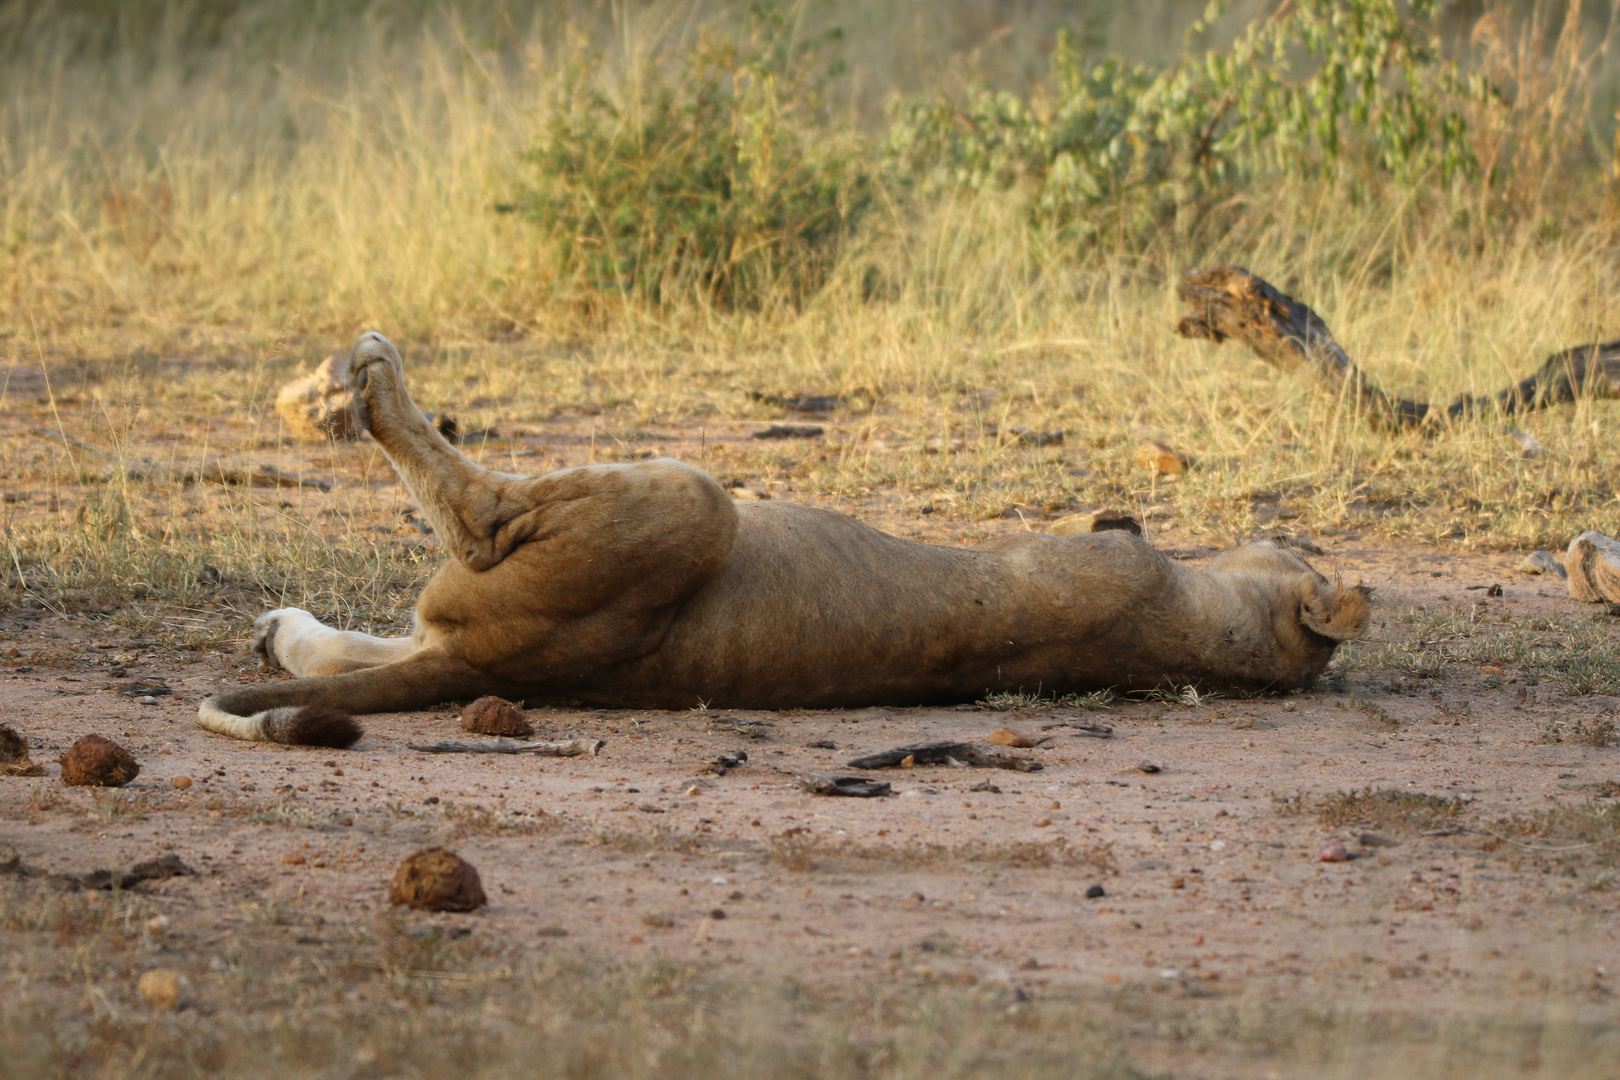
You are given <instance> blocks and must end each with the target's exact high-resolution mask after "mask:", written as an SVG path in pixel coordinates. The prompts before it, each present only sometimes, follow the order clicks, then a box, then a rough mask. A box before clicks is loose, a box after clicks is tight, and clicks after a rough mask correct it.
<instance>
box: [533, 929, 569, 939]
mask: <svg viewBox="0 0 1620 1080" xmlns="http://www.w3.org/2000/svg"><path fill="white" fill-rule="evenodd" d="M534 933H535V936H536V937H553V938H555V937H567V936H568V931H567V930H565V929H564V928H563V927H561V926H542V927H541V928H540V929H538V930H536V931H535V932H534Z"/></svg>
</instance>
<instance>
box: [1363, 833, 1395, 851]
mask: <svg viewBox="0 0 1620 1080" xmlns="http://www.w3.org/2000/svg"><path fill="white" fill-rule="evenodd" d="M1360 840H1361V846H1362V847H1394V846H1395V844H1396V841H1394V840H1392V839H1390V838H1389V837H1387V836H1383V835H1380V834H1379V833H1375V832H1364V833H1362V834H1361V838H1360Z"/></svg>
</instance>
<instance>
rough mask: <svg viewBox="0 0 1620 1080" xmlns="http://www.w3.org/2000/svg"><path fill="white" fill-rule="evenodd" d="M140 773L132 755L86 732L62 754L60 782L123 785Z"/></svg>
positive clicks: (110, 741)
mask: <svg viewBox="0 0 1620 1080" xmlns="http://www.w3.org/2000/svg"><path fill="white" fill-rule="evenodd" d="M140 772H141V767H140V765H139V764H137V763H136V761H135V756H134V755H133V754H131V753H130V752H129V751H128V750H125V749H124V748H123V747H122V746H119V745H118V744H117V743H115V742H113V741H112V740H111V739H107V738H103V737H102V736H100V735H86V736H85V737H84V738H82V739H80V740H79V741H78V742H76V743H74V744H73V745H72V746H70V747H68V752H67V753H65V754H63V755H62V782H63V783H64V784H71V785H73V786H74V787H123V786H124V785H125V784H127V783H129V782H130V781H131V780H133V779H135V778H136V777H137V776H139V775H140Z"/></svg>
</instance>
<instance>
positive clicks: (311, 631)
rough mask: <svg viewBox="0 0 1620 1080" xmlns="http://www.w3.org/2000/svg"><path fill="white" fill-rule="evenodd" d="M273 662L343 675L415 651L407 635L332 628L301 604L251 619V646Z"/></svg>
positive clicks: (300, 671) (299, 672) (302, 672)
mask: <svg viewBox="0 0 1620 1080" xmlns="http://www.w3.org/2000/svg"><path fill="white" fill-rule="evenodd" d="M250 647H251V648H252V649H253V651H254V652H255V653H256V654H258V656H259V659H260V660H262V661H263V662H264V663H266V664H268V665H269V666H271V667H280V668H285V669H286V670H287V671H289V672H291V673H292V674H293V675H296V676H298V677H299V678H308V677H310V676H313V675H341V674H343V673H344V672H346V671H359V670H361V669H363V668H371V667H381V666H382V665H383V664H393V663H397V662H399V661H401V660H405V659H408V658H409V657H410V656H411V655H412V654H413V653H415V652H416V651H417V645H416V642H415V641H413V640H412V639H411V638H408V637H403V638H380V637H372V636H371V635H370V634H361V633H356V632H355V631H352V630H334V629H332V628H331V627H330V626H326V625H324V624H323V623H321V622H320V621H319V620H317V619H316V618H315V616H313V615H311V614H310V613H309V612H307V611H304V610H302V609H301V608H278V609H276V610H275V611H269V612H266V613H265V614H263V615H260V616H259V617H258V618H257V619H255V620H254V621H253V639H252V642H251V646H250Z"/></svg>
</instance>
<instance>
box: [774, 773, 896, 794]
mask: <svg viewBox="0 0 1620 1080" xmlns="http://www.w3.org/2000/svg"><path fill="white" fill-rule="evenodd" d="M796 779H797V780H798V781H799V787H800V788H801V789H803V790H804V791H805V792H806V793H807V794H810V795H847V796H849V797H851V798H855V799H881V798H883V797H884V796H885V795H892V794H893V793H894V789H893V788H891V787H890V786H889V783H888V781H886V780H868V779H866V778H865V777H864V776H821V775H819V774H817V773H799V774H797V776H796Z"/></svg>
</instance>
